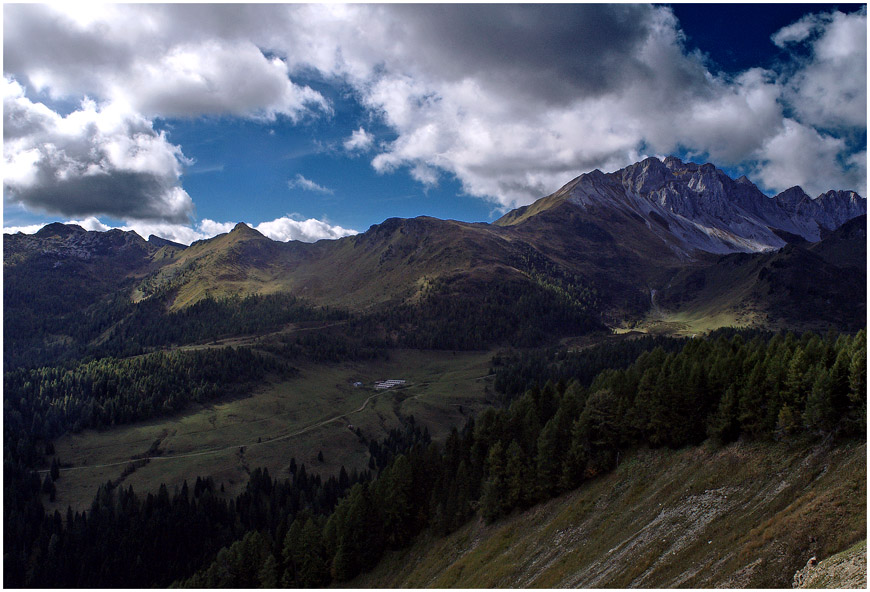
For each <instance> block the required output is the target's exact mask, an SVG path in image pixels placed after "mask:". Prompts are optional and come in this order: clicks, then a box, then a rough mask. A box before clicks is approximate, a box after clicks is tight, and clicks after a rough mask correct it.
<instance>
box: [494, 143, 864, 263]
mask: <svg viewBox="0 0 870 592" xmlns="http://www.w3.org/2000/svg"><path fill="white" fill-rule="evenodd" d="M563 203H569V204H571V205H574V206H576V207H578V208H580V209H581V210H583V211H584V212H586V213H587V214H588V215H589V216H590V217H597V216H599V215H600V213H601V212H602V211H607V212H609V214H611V215H612V214H613V213H619V214H622V215H623V216H627V217H630V218H633V219H635V220H636V221H641V222H643V223H644V224H645V226H646V227H647V229H648V230H649V232H651V233H652V234H654V235H655V236H656V237H658V239H660V240H661V241H663V242H664V243H665V245H667V247H668V248H669V249H671V250H672V251H673V252H674V253H676V254H677V255H679V256H691V255H692V253H693V252H694V251H703V252H708V253H716V254H725V253H733V252H750V253H751V252H761V251H769V250H773V249H779V248H781V247H783V246H784V245H785V244H786V241H785V240H784V239H783V238H782V237H781V236H780V234H782V233H781V232H780V233H779V234H778V233H777V232H776V231H785V232H787V233H791V234H794V235H798V236H801V237H803V238H804V239H806V240H808V241H811V242H816V241H818V240H820V239H821V235H822V233H823V232H824V231H826V230H834V229H836V228H838V227H839V226H841V225H842V224H843V223H844V222H846V221H848V220H850V219H852V218H855V217H857V216H861V215H863V214H866V213H867V200H866V199H864V198H862V197H861V196H859V195H858V194H857V193H855V192H854V191H828V192H827V193H823V194H822V195H820V196H819V197H817V198H816V199H811V198H810V197H809V196H807V195H806V193H804V191H803V190H802V189H800V188H799V187H792V188H791V189H788V190H786V191H784V192H782V193H780V194H779V195H777V196H775V197H773V198H770V197H767V196H766V195H764V193H762V192H761V191H760V190H759V189H758V188H757V187H756V186H755V185H754V184H753V183H752V182H751V181H749V179H747V178H746V177H745V176H744V177H740V178H739V179H737V180H734V179H731V178H730V177H729V176H728V175H726V174H725V173H724V172H723V171H721V170H719V169H717V168H716V167H715V166H713V165H712V164H702V165H698V164H695V163H684V162H682V161H681V160H680V159H678V158H676V157H667V158H665V159H664V160H663V161H661V160H659V159H657V158H647V159H646V160H643V161H641V162H638V163H635V164H633V165H630V166H627V167H625V168H623V169H620V170H618V171H616V172H613V173H608V174H605V173H602V172H601V171H599V170H595V171H592V172H591V173H586V174H583V175H580V176H579V177H577V178H576V179H574V180H572V181H571V182H569V183H567V184H566V185H565V186H563V187H562V188H561V189H559V190H558V191H557V192H555V193H554V194H552V195H551V196H548V197H546V198H543V199H542V200H539V201H538V202H535V204H532V205H531V206H527V207H526V208H520V209H518V210H514V211H512V212H509V213H508V214H506V215H505V216H503V217H502V218H500V219H499V220H497V221H496V222H495V224H498V225H502V226H510V225H516V224H520V223H522V222H524V221H526V220H527V219H528V218H529V216H530V215H532V216H533V215H537V214H539V213H541V212H542V211H544V210H546V209H549V208H552V207H555V206H557V205H561V204H563Z"/></svg>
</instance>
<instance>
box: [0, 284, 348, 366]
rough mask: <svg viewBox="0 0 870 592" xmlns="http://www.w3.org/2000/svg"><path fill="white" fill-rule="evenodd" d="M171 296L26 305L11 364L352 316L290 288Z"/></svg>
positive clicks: (7, 320)
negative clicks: (177, 303) (70, 308)
mask: <svg viewBox="0 0 870 592" xmlns="http://www.w3.org/2000/svg"><path fill="white" fill-rule="evenodd" d="M5 293H6V294H8V293H10V292H9V291H7V292H5ZM173 297H174V296H173V293H172V292H171V291H168V292H164V293H160V294H156V295H154V296H152V297H151V298H148V299H146V300H142V301H140V302H136V303H133V302H130V300H129V298H127V297H126V295H125V294H119V295H117V296H115V297H114V298H112V299H109V300H107V301H98V302H95V303H90V306H87V305H86V304H85V303H81V304H80V308H78V309H77V310H76V311H75V314H71V313H69V312H64V314H56V313H55V312H54V311H53V310H48V309H46V310H43V309H42V308H40V305H35V306H33V307H31V308H29V309H24V310H25V313H26V314H21V313H20V312H19V311H18V310H17V309H16V310H15V311H12V312H11V313H10V314H6V315H4V327H3V330H4V337H5V340H6V347H4V350H3V351H4V364H5V367H6V368H7V369H9V368H16V367H38V366H49V365H53V364H57V363H60V362H65V361H69V360H74V359H79V358H83V357H86V356H91V357H127V356H135V355H139V354H142V353H146V352H149V351H154V350H155V349H159V348H163V347H170V346H173V345H184V344H190V343H202V342H207V341H212V340H215V339H222V338H225V337H231V336H236V335H252V334H260V333H263V332H268V331H274V330H275V329H276V328H280V327H282V326H285V325H287V324H289V323H302V322H311V321H319V322H325V321H342V320H346V319H348V318H349V314H348V313H347V311H344V310H341V309H335V308H329V307H319V306H313V305H311V304H309V303H308V302H306V301H305V300H303V299H300V298H297V297H296V296H293V295H290V294H268V295H257V294H255V295H251V296H244V297H241V296H229V297H226V298H205V299H203V300H200V301H198V302H196V303H194V304H192V305H190V306H188V307H185V308H183V309H181V310H178V311H172V312H170V311H169V310H168V308H169V306H170V304H171V302H172V299H173ZM56 300H57V299H56V298H55V299H48V302H49V303H54V302H55V301H56ZM46 306H48V305H46ZM61 336H65V337H61Z"/></svg>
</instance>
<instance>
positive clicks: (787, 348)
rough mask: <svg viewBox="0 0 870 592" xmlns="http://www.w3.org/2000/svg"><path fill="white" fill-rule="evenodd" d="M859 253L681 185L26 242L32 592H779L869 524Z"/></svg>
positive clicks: (617, 183) (17, 398) (62, 230)
mask: <svg viewBox="0 0 870 592" xmlns="http://www.w3.org/2000/svg"><path fill="white" fill-rule="evenodd" d="M866 236H867V235H866V202H865V200H864V199H863V198H861V197H860V196H858V195H857V194H855V193H854V192H848V191H831V192H828V193H825V194H822V195H820V196H819V197H818V198H815V199H812V198H810V197H809V196H807V195H806V194H804V193H803V192H802V191H800V190H789V191H787V192H784V193H783V194H781V195H778V196H775V197H772V198H770V197H767V196H765V195H764V194H762V193H761V192H760V191H759V190H758V189H757V188H756V187H755V186H754V185H752V183H751V182H749V181H748V180H747V179H746V178H745V177H742V178H740V179H737V180H733V179H731V178H729V177H728V176H727V175H726V174H725V173H724V172H722V171H721V170H719V169H716V168H715V167H713V166H712V165H709V164H705V165H697V164H695V163H684V162H682V161H680V160H679V159H675V158H666V159H664V160H663V161H660V160H658V159H654V158H653V159H646V160H644V161H642V162H639V163H636V164H634V165H631V166H629V167H626V168H624V169H621V170H619V171H615V172H613V173H608V174H605V173H601V172H600V171H592V172H590V173H587V174H584V175H581V176H579V177H577V178H576V179H574V180H573V181H571V182H570V183H568V184H566V185H565V186H564V187H562V188H561V189H559V190H558V191H556V192H555V193H553V194H551V195H549V196H546V197H544V198H542V199H540V200H538V201H537V202H535V203H534V204H531V205H530V206H527V207H523V208H519V209H517V210H514V211H511V212H508V213H506V214H505V215H504V216H503V217H502V218H500V219H499V220H496V221H495V222H494V223H493V224H485V223H466V222H458V221H453V220H439V219H436V218H430V217H418V218H412V219H399V218H389V219H387V220H384V221H383V222H382V223H380V224H375V225H373V226H372V227H371V228H370V229H369V230H368V231H366V232H364V233H360V234H357V235H355V236H348V237H345V238H341V239H337V240H323V241H318V242H316V243H301V242H298V241H289V242H279V241H274V240H271V239H269V238H267V237H266V236H264V235H263V234H261V233H260V232H258V231H256V230H254V229H253V228H251V227H249V226H247V225H245V224H238V225H236V226H235V227H234V228H233V229H232V230H231V231H229V232H226V233H223V234H219V235H217V236H215V237H213V238H210V239H206V240H201V241H196V242H194V243H193V244H191V245H190V246H185V245H180V244H176V243H171V242H169V241H165V240H163V239H160V238H158V237H154V236H152V237H149V239H148V240H147V241H146V240H144V239H143V238H141V237H139V236H138V235H137V234H135V233H134V232H132V231H129V232H124V231H115V230H113V231H109V232H96V231H86V230H84V229H83V228H81V227H79V226H76V225H72V224H70V225H65V224H50V225H48V226H46V227H45V228H43V229H41V230H40V231H39V232H36V233H35V234H33V235H25V234H23V233H19V234H16V235H4V296H5V310H4V339H5V341H4V343H5V345H4V361H5V368H4V462H5V464H4V466H5V469H6V480H5V482H4V488H5V494H6V496H5V499H6V500H7V502H6V504H5V506H4V512H5V516H6V527H7V533H8V535H7V538H6V544H7V548H8V549H9V551H8V553H6V554H5V557H6V560H5V561H6V564H5V568H6V570H7V573H8V574H9V581H10V582H14V583H15V584H17V585H22V586H23V585H27V586H35V587H57V586H62V587H70V586H72V587H76V586H86V587H107V586H108V587H112V586H119V585H125V583H127V582H128V580H126V579H124V578H125V574H126V572H125V571H124V570H123V569H121V566H128V567H129V569H131V570H132V572H131V573H132V575H130V577H131V578H132V580H129V581H134V582H135V583H136V585H141V586H143V587H147V586H158V587H165V586H169V585H171V584H177V585H181V586H189V587H209V588H210V587H222V586H230V587H236V588H248V587H257V586H267V587H274V586H276V585H278V584H281V585H284V586H287V587H318V586H327V585H350V586H362V587H381V586H400V587H416V586H436V587H453V586H459V587H516V586H521V587H538V586H542V587H554V586H563V585H564V586H612V587H623V586H635V585H637V586H643V587H659V586H666V587H667V586H693V587H694V586H700V587H711V586H719V585H723V586H728V585H732V586H743V587H745V586H761V587H766V586H780V585H786V584H788V583H789V582H791V578H792V577H793V576H794V574H795V572H796V571H797V570H798V569H800V568H801V567H803V566H804V565H805V564H806V561H807V559H808V556H807V553H811V552H812V553H818V554H819V555H820V557H821V558H828V557H831V556H833V555H835V554H836V553H838V552H841V551H845V550H846V549H847V548H848V547H850V546H852V545H853V544H855V543H857V542H859V541H860V540H861V537H860V533H861V531H862V529H866V511H865V510H863V509H862V508H863V506H862V504H866V487H864V486H863V483H864V481H865V480H866V467H865V464H866V463H863V464H862V463H861V462H859V461H860V459H861V458H862V457H863V458H866V447H865V443H864V439H863V434H864V433H865V432H866V329H865V328H866V301H867V299H866V241H867V238H866ZM387 379H398V380H402V381H405V382H403V383H400V384H398V385H395V386H393V387H392V388H389V389H378V388H376V383H377V382H378V381H383V380H387ZM303 468H304V470H303ZM862 471H863V472H862ZM862 475H863V476H862ZM650 500H653V501H652V502H651V501H650ZM654 504H661V505H654ZM829 507H830V508H833V510H831V511H828V508H829ZM814 512H815V513H814ZM819 515H820V516H821V517H819ZM802 521H804V522H806V521H809V522H810V523H811V524H812V525H814V526H813V528H815V529H816V530H813V532H811V533H809V531H807V533H808V534H807V536H806V537H804V538H803V539H802V538H801V537H803V534H799V536H798V535H794V534H793V532H798V533H804V530H802V528H803V527H802V526H800V524H803V522H802ZM829 531H830V532H832V533H834V534H833V535H828V534H827V533H828V532H829ZM705 539H706V540H705ZM804 539H805V540H804ZM810 539H812V540H810ZM143 541H145V543H144V544H143ZM808 541H809V542H808ZM82 549H85V550H86V552H85V553H82V552H81V551H82ZM45 562H48V564H49V565H50V566H52V567H51V568H49V569H44V570H42V569H36V568H35V566H37V565H42V564H43V563H45ZM107 562H108V563H107ZM107 565H109V567H107Z"/></svg>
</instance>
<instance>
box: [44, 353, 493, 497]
mask: <svg viewBox="0 0 870 592" xmlns="http://www.w3.org/2000/svg"><path fill="white" fill-rule="evenodd" d="M490 358H491V354H490V353H489V352H467V353H466V352H459V353H453V352H419V351H414V350H394V351H392V352H390V359H389V360H376V361H371V362H345V363H339V364H329V365H326V364H308V365H303V366H301V367H300V373H299V375H298V376H297V377H294V378H292V379H290V380H288V381H286V382H279V383H268V384H264V385H262V386H261V387H259V388H257V389H256V390H254V391H252V392H250V393H248V394H246V395H243V396H241V397H238V398H233V399H231V400H224V401H215V402H213V403H210V404H208V405H204V406H198V407H200V408H199V409H192V410H190V411H187V412H184V413H182V414H178V415H176V416H171V417H167V418H163V419H159V420H156V421H148V422H141V423H136V424H132V425H129V426H119V427H116V428H110V429H106V430H85V431H83V432H80V433H76V434H67V435H65V436H63V437H62V438H60V439H58V440H57V441H56V442H55V450H56V451H57V458H58V459H59V460H60V462H61V467H62V468H61V478H60V479H58V480H57V481H56V484H57V498H56V501H55V502H54V503H50V504H48V505H47V508H48V510H49V511H53V510H54V509H58V510H60V511H65V510H66V508H67V506H71V507H72V508H73V510H75V511H81V510H84V509H86V508H87V507H88V506H89V505H90V503H91V500H92V498H93V492H94V491H95V490H96V488H97V486H99V485H101V484H103V483H105V482H107V481H113V482H117V483H118V484H121V483H123V485H124V486H125V487H127V486H132V487H133V488H134V490H135V491H138V492H148V491H156V490H157V488H158V487H159V486H160V484H161V483H165V484H166V485H167V486H168V487H170V489H171V488H175V487H181V485H182V483H183V482H184V481H185V480H187V481H188V482H189V483H192V482H193V481H195V480H196V478H197V477H198V476H202V477H204V476H211V477H212V478H214V479H215V481H216V482H217V483H218V484H219V485H220V484H222V485H224V486H225V492H226V495H227V497H228V498H232V497H234V496H235V495H238V494H239V493H240V492H241V491H242V490H243V489H244V487H245V484H246V483H247V479H248V474H249V472H250V470H251V469H252V468H256V467H263V468H267V469H268V470H269V472H270V473H271V474H272V475H275V476H281V475H288V474H289V473H288V471H287V469H288V465H289V463H290V459H291V458H295V460H296V463H297V464H299V465H302V464H305V466H306V467H307V469H308V470H309V472H312V473H319V474H321V475H323V476H324V477H327V476H329V475H337V474H338V472H339V469H340V468H341V467H342V466H344V467H345V468H346V469H347V470H348V471H352V470H354V469H356V470H358V471H362V470H365V469H367V468H368V460H369V451H368V445H367V444H365V443H363V442H361V441H360V437H359V436H358V435H357V434H356V433H355V430H356V429H359V430H360V432H361V434H362V436H364V437H365V438H366V439H367V440H375V441H377V440H380V439H382V438H384V437H386V436H387V435H388V433H389V431H390V430H391V429H401V428H402V427H403V424H402V422H403V421H404V422H407V421H408V419H409V418H410V417H411V416H413V417H414V419H415V421H417V422H419V423H420V424H421V425H425V426H426V427H427V428H428V429H429V430H430V433H431V436H432V438H433V439H434V440H438V441H443V440H444V438H446V436H447V434H448V433H449V431H450V428H451V427H461V426H462V424H463V423H464V422H465V421H466V419H467V418H468V417H471V416H473V415H475V414H476V413H478V412H479V411H481V410H482V409H484V408H486V407H487V406H488V405H490V404H491V403H492V402H491V401H490V400H488V397H491V396H492V394H491V393H490V394H488V393H487V385H488V384H491V378H489V377H488V373H489V362H490ZM388 377H401V378H403V379H405V380H407V385H405V386H403V387H401V388H399V389H395V390H384V391H375V390H374V389H373V386H372V385H373V383H374V382H375V381H376V380H382V379H385V378H388ZM355 382H362V383H363V386H360V387H355V386H354V383H355ZM490 388H491V387H490ZM349 425H352V426H353V429H350V428H349V427H348V426H349ZM242 449H243V452H242ZM319 452H323V458H324V460H323V461H322V462H320V461H318V460H317V456H318V453H319ZM143 457H145V458H150V462H148V463H147V464H144V463H143V461H142V459H143ZM48 460H51V459H48ZM131 462H132V463H135V464H137V465H140V464H144V466H138V467H137V468H136V470H135V471H134V472H132V473H129V474H127V475H124V473H125V471H126V470H128V469H127V467H128V465H129V464H130V463H131ZM45 472H47V469H44V470H43V473H45Z"/></svg>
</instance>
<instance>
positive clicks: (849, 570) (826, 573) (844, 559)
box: [792, 541, 867, 589]
mask: <svg viewBox="0 0 870 592" xmlns="http://www.w3.org/2000/svg"><path fill="white" fill-rule="evenodd" d="M792 587H793V588H858V589H866V588H867V541H862V542H861V543H858V544H857V545H855V546H854V547H851V548H849V549H847V550H845V551H843V552H842V553H837V554H836V555H833V556H831V557H828V558H827V559H825V560H824V561H818V560H817V559H816V558H815V557H810V559H809V561H807V564H806V566H804V568H803V569H801V570H800V571H798V572H797V573H796V574H795V575H794V579H793V580H792Z"/></svg>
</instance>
